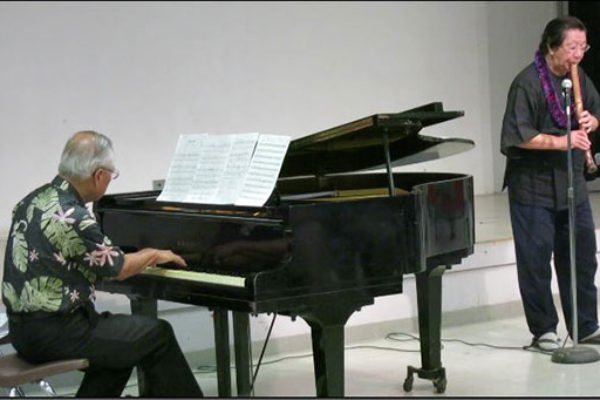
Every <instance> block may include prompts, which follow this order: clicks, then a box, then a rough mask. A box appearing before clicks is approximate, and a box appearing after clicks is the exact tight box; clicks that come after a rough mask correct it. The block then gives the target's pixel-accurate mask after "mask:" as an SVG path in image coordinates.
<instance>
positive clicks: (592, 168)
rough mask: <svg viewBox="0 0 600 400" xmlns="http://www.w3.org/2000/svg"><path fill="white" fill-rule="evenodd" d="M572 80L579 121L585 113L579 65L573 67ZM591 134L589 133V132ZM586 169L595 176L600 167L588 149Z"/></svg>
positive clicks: (585, 154)
mask: <svg viewBox="0 0 600 400" xmlns="http://www.w3.org/2000/svg"><path fill="white" fill-rule="evenodd" d="M571 80H572V81H573V102H574V103H575V115H576V116H577V119H579V118H581V113H582V112H583V100H582V98H581V86H580V85H579V70H578V69H577V64H573V65H571ZM588 133H589V132H588ZM584 157H585V169H586V171H587V173H588V174H593V173H595V172H596V171H597V170H598V166H597V165H596V162H595V161H594V157H592V151H591V150H590V149H587V150H586V151H585V153H584Z"/></svg>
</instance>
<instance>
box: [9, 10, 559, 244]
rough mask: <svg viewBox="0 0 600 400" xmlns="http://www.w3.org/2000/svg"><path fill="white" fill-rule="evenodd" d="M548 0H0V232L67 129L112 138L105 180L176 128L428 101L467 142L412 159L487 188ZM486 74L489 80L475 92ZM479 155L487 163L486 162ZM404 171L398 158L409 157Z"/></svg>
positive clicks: (328, 121)
mask: <svg viewBox="0 0 600 400" xmlns="http://www.w3.org/2000/svg"><path fill="white" fill-rule="evenodd" d="M555 10H556V4H555V3H554V2H529V3H528V2H524V3H520V2H519V3H511V4H510V6H508V5H506V4H502V3H496V2H491V3H487V2H349V3H345V2H306V3H304V2H289V3H288V2H281V3H279V2H247V3H245V2H233V3H226V2H220V3H211V2H198V3H195V2H180V3H177V2H168V3H166V2H165V3H163V2H131V3H127V2H114V3H113V2H81V3H79V2H14V3H13V2H6V3H0V51H1V54H2V69H1V73H0V87H2V90H0V110H2V118H0V136H1V138H2V141H1V143H2V144H1V146H2V147H1V149H2V150H1V155H2V156H1V157H0V181H2V182H3V183H4V185H5V190H4V191H3V194H2V195H1V196H0V210H4V211H2V212H0V232H1V231H3V230H4V231H6V229H7V226H8V225H9V222H10V220H9V218H10V213H9V210H10V209H11V208H12V206H13V205H14V204H15V202H16V201H18V200H19V199H20V198H21V196H23V195H24V194H25V193H26V192H28V191H29V190H30V189H32V188H33V187H35V186H37V185H39V184H41V183H44V182H46V181H48V180H49V179H50V178H52V176H53V174H54V173H55V171H56V165H57V162H58V157H59V154H60V151H61V150H62V146H63V144H64V142H65V140H66V139H67V137H68V136H69V135H71V134H72V133H73V132H74V131H76V130H80V129H95V130H98V131H100V132H103V133H106V134H108V135H109V136H110V137H112V138H113V140H114V142H115V146H116V151H117V157H118V160H117V161H118V166H119V168H120V169H121V171H122V175H121V177H120V178H119V180H118V181H116V182H114V184H112V186H111V188H110V190H109V191H110V192H120V191H130V190H142V189H147V188H149V187H150V184H151V180H152V179H159V178H164V176H165V174H166V171H167V169H168V165H169V160H170V157H171V155H172V152H173V150H174V146H175V142H176V140H177V136H178V135H179V134H181V133H187V132H199V131H201V132H214V133H232V132H252V131H258V132H261V133H273V134H287V135H291V136H293V137H299V136H304V135H307V134H310V133H314V132H317V131H320V130H323V129H327V128H330V127H333V126H336V125H338V124H342V123H345V122H349V121H352V120H354V119H358V118H361V117H364V116H367V115H371V114H374V113H378V112H394V111H401V110H404V109H407V108H411V107H414V106H417V105H421V104H425V103H428V102H431V101H442V102H443V103H444V105H445V107H446V109H448V110H464V111H465V117H463V118H459V119H457V120H453V121H450V122H446V123H444V124H440V125H437V126H433V127H430V128H427V129H425V130H424V133H428V134H432V135H437V136H455V137H464V138H469V139H472V140H474V141H475V143H476V145H477V147H476V148H475V149H474V150H472V151H470V152H468V153H465V154H462V155H457V156H452V157H449V158H447V159H444V160H442V161H435V162H430V163H426V164H422V165H418V166H415V167H412V169H416V170H445V171H459V172H464V171H469V172H473V174H474V176H475V190H476V192H477V193H491V192H494V191H497V190H498V184H497V179H498V178H497V175H498V172H497V169H498V165H497V164H498V163H499V162H498V160H496V158H497V157H498V155H497V154H496V153H497V142H498V141H499V139H498V137H497V130H498V128H497V127H498V113H499V112H500V111H499V110H500V109H501V108H502V107H503V101H504V97H505V93H506V89H507V86H508V83H509V79H510V78H511V77H512V75H513V74H514V73H515V72H516V71H517V69H518V67H519V66H521V65H523V64H524V63H526V62H528V61H529V59H530V58H531V57H530V53H532V49H533V47H534V45H535V44H536V41H537V39H538V36H539V32H541V29H542V28H543V24H544V23H545V22H546V21H547V20H548V19H549V18H550V17H552V16H553V14H554V13H555ZM490 88H491V90H490ZM490 160H494V163H493V164H492V163H490V162H489V161H490ZM408 169H411V168H408Z"/></svg>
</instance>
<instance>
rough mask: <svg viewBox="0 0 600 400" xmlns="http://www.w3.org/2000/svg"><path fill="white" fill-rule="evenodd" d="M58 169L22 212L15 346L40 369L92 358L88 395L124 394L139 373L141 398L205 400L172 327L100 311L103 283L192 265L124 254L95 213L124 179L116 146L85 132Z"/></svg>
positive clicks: (17, 221) (13, 272) (12, 319)
mask: <svg viewBox="0 0 600 400" xmlns="http://www.w3.org/2000/svg"><path fill="white" fill-rule="evenodd" d="M58 171H59V174H58V176H56V177H55V178H54V179H53V180H52V182H50V183H48V184H45V185H43V186H41V187H39V188H38V189H36V190H34V191H33V192H31V193H30V194H29V195H27V196H26V197H25V198H23V199H22V200H21V201H20V202H19V203H18V204H17V205H16V206H15V208H14V210H13V213H12V224H11V228H10V232H9V237H8V241H7V246H6V255H5V261H4V277H3V282H2V300H3V302H4V304H5V306H6V310H7V315H8V320H9V327H10V335H11V340H12V344H13V346H14V348H15V349H16V350H17V352H18V353H19V355H20V356H22V357H23V358H24V359H26V360H27V361H29V362H32V363H42V362H47V361H52V360H61V359H74V358H87V359H88V360H89V367H88V368H86V370H85V371H84V372H85V375H84V378H83V381H82V383H81V385H80V387H79V390H78V391H77V396H78V397H79V396H82V397H118V396H120V395H121V394H122V392H123V390H124V388H125V385H126V384H127V381H128V379H129V377H130V375H131V372H132V370H133V368H134V367H135V366H139V367H140V369H141V371H142V372H143V374H144V378H145V379H144V385H143V388H144V389H143V393H140V396H143V397H183V396H190V397H201V396H202V391H201V389H200V387H199V385H198V383H197V381H196V379H195V377H194V374H193V373H192V371H191V369H190V367H189V365H188V364H187V361H186V360H185V358H184V356H183V353H182V351H181V348H180V347H179V344H178V342H177V339H176V337H175V335H174V333H173V329H172V327H171V325H170V324H169V323H168V322H167V321H164V320H160V319H155V318H149V317H145V316H140V315H125V314H111V313H108V312H103V313H98V312H97V311H96V310H95V307H94V300H95V294H94V285H95V283H96V282H97V281H98V280H100V279H117V280H123V279H127V278H128V277H130V276H133V275H136V274H138V273H139V272H141V271H142V270H143V269H144V268H145V267H146V266H148V265H154V264H162V263H167V262H174V263H176V264H179V265H181V266H185V261H184V260H183V259H182V258H181V257H180V256H179V255H177V254H174V253H173V252H171V251H170V250H158V249H153V248H145V249H142V250H139V251H137V252H135V253H128V254H124V253H123V251H122V250H121V249H120V248H119V247H117V246H113V244H112V242H111V240H110V238H109V237H107V236H106V235H104V234H103V232H102V230H101V229H100V227H99V225H98V224H97V223H96V221H95V219H94V217H93V216H92V215H91V214H90V212H89V211H88V209H87V208H86V203H88V202H92V201H96V200H98V199H99V198H100V197H102V196H103V195H104V193H105V192H106V189H107V187H108V185H109V183H110V182H111V180H112V179H116V178H117V176H118V172H117V170H116V169H115V166H114V161H113V148H112V142H111V140H110V139H109V138H107V137H106V136H104V135H102V134H100V133H97V132H93V131H82V132H77V133H75V134H74V135H73V136H72V137H71V138H70V139H69V140H68V141H67V143H66V145H65V148H64V150H63V153H62V157H61V161H60V164H59V168H58Z"/></svg>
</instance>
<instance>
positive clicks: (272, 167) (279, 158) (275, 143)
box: [235, 135, 290, 207]
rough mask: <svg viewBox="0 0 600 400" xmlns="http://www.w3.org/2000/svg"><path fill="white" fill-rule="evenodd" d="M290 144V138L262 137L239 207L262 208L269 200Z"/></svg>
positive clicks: (253, 158) (237, 201)
mask: <svg viewBox="0 0 600 400" xmlns="http://www.w3.org/2000/svg"><path fill="white" fill-rule="evenodd" d="M289 144H290V138H289V136H277V135H260V137H259V139H258V144H257V145H256V150H255V151H254V155H253V156H252V161H251V163H250V168H248V173H247V174H246V180H245V181H244V185H243V186H242V190H241V192H240V196H239V197H238V199H237V200H236V202H235V205H237V206H257V207H260V206H262V205H263V204H265V202H266V201H267V199H268V198H269V196H270V195H271V192H272V191H273V188H274V187H275V182H276V181H277V177H278V176H279V170H280V169H281V164H282V163H283V159H284V157H285V153H286V152H287V148H288V145H289Z"/></svg>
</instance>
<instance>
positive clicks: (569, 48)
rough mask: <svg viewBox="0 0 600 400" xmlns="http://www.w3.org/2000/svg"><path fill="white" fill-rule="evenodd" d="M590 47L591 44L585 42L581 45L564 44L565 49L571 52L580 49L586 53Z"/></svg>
mask: <svg viewBox="0 0 600 400" xmlns="http://www.w3.org/2000/svg"><path fill="white" fill-rule="evenodd" d="M591 48H592V46H590V45H589V44H585V45H581V46H579V45H576V44H572V45H570V46H565V49H567V51H568V52H569V53H571V54H572V53H575V52H576V51H577V50H579V51H581V52H582V53H587V51H588V50H589V49H591Z"/></svg>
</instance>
